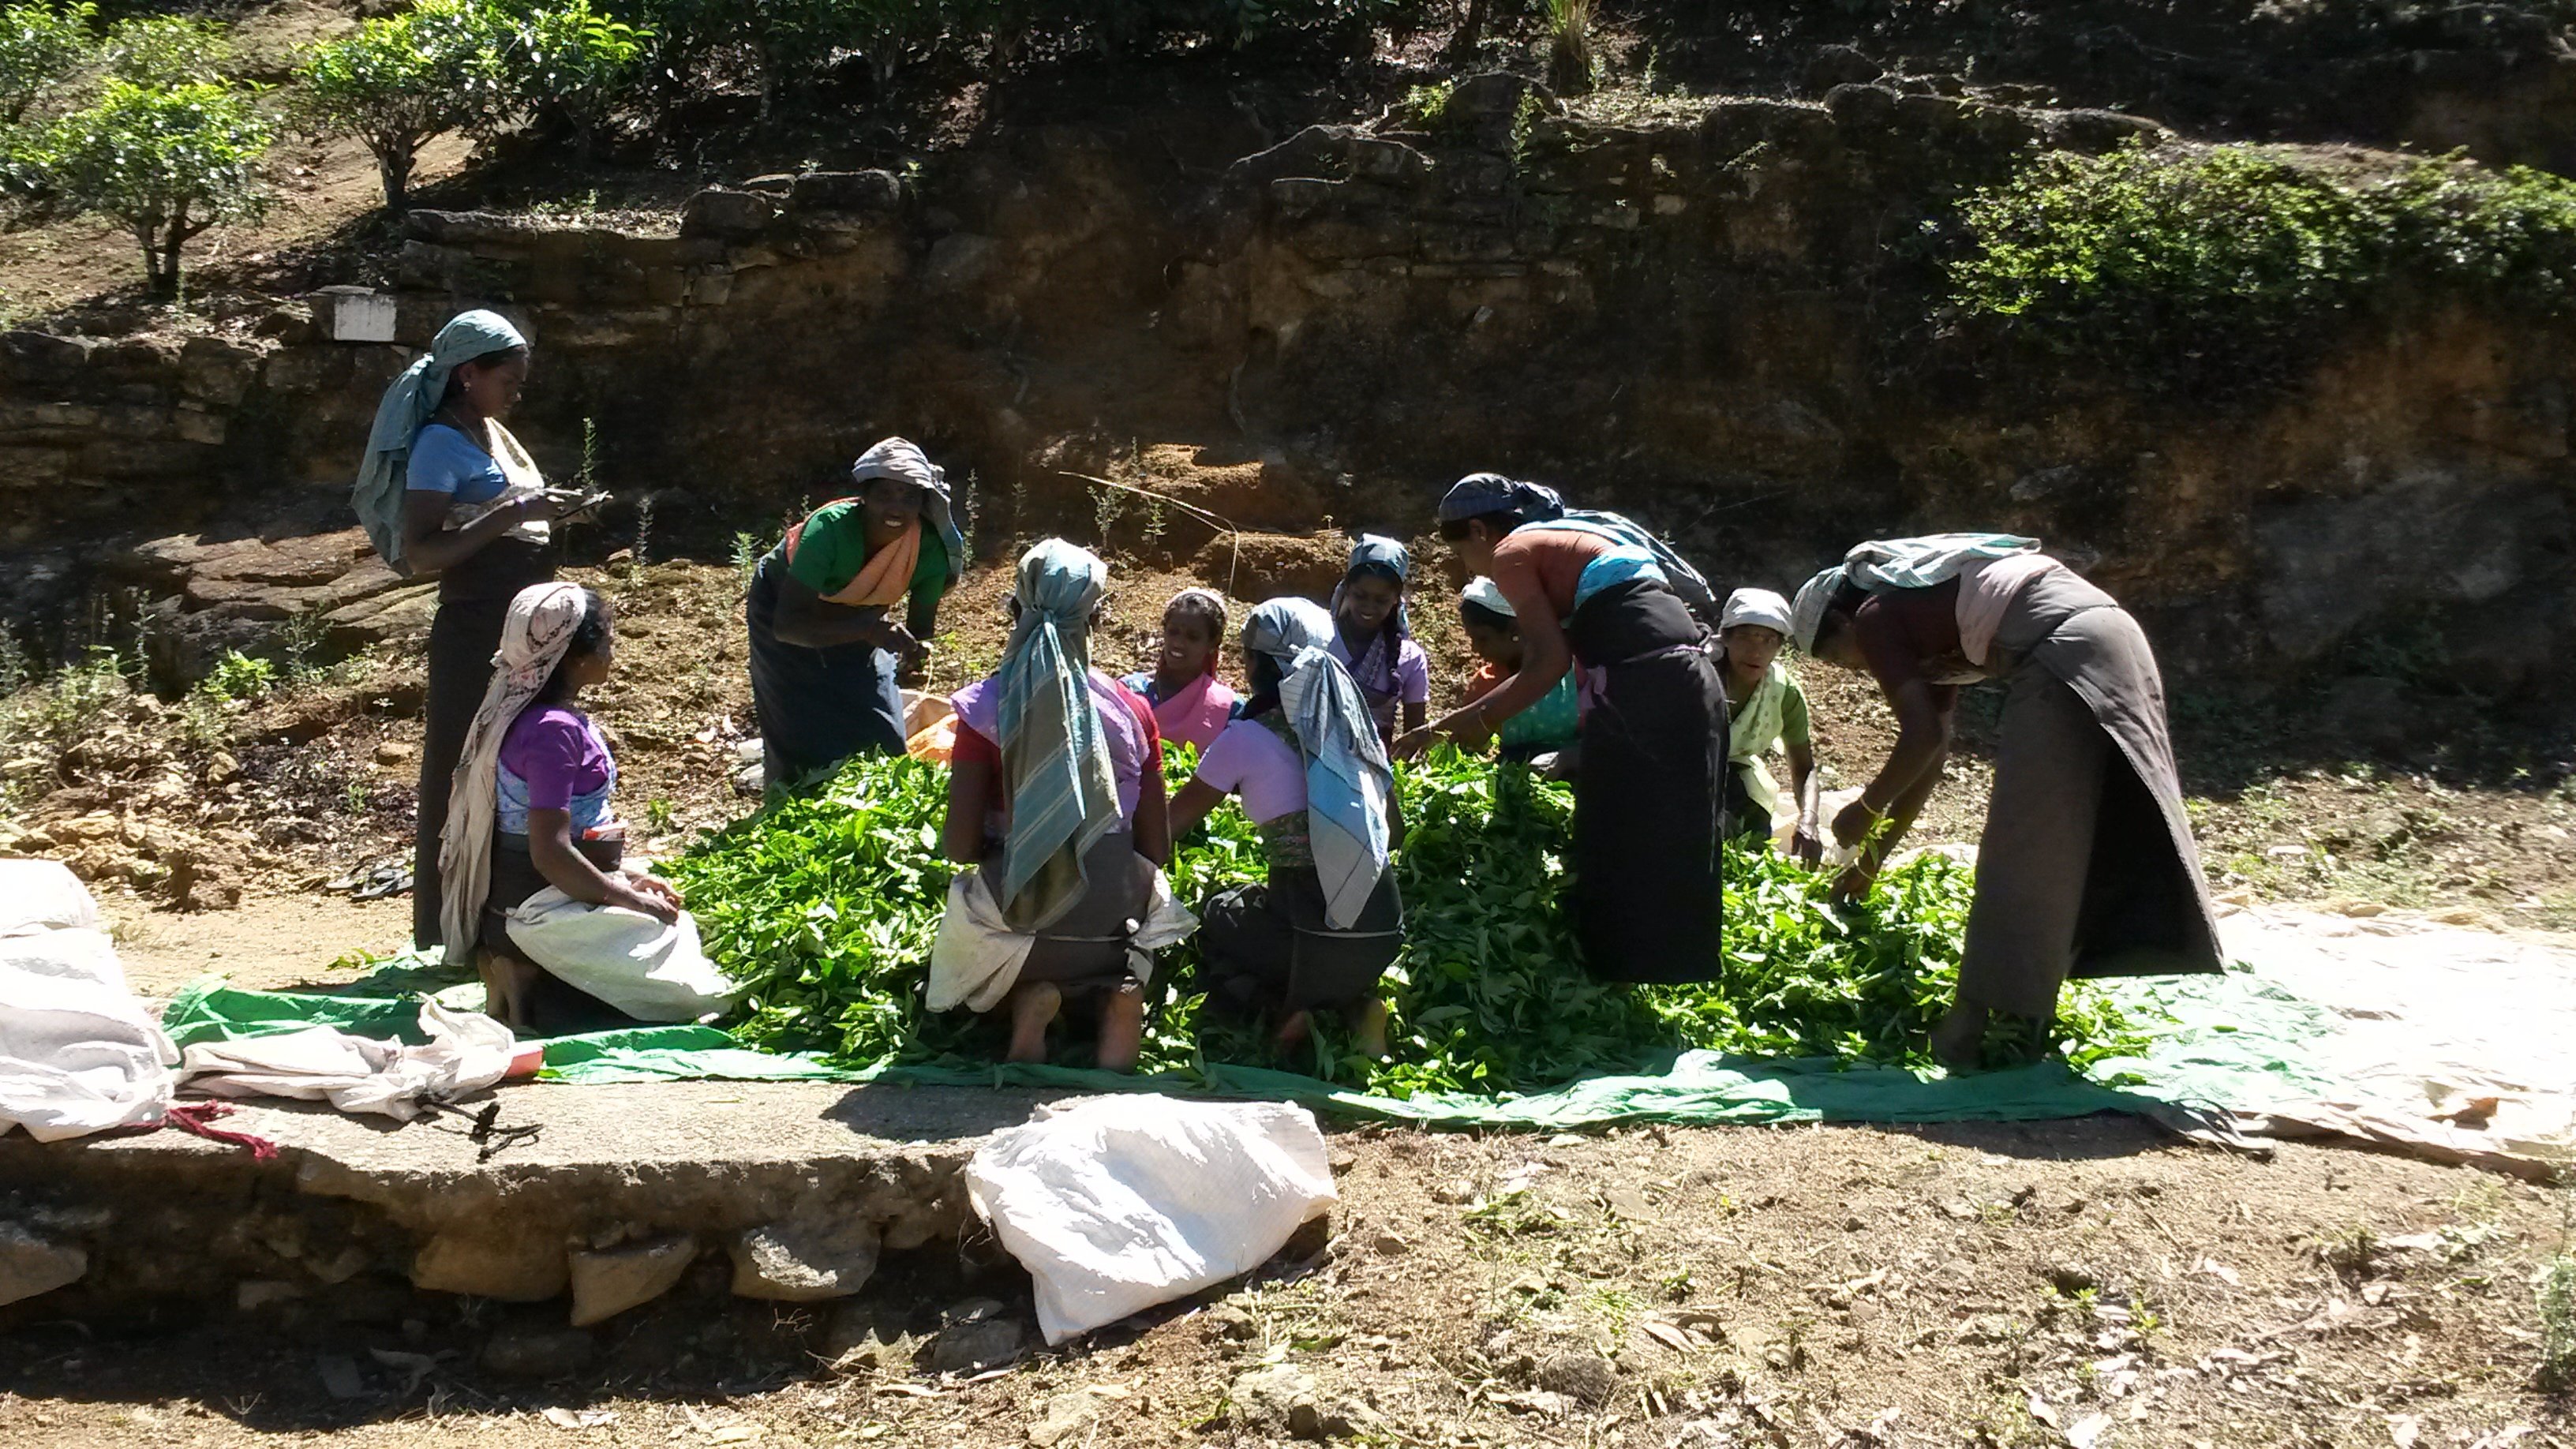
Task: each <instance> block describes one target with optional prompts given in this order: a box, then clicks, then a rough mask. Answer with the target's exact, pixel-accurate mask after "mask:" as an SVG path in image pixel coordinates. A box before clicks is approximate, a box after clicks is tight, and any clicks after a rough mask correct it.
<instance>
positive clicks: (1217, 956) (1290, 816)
mask: <svg viewBox="0 0 2576 1449" xmlns="http://www.w3.org/2000/svg"><path fill="white" fill-rule="evenodd" d="M1333 636H1334V629H1333V617H1332V615H1331V614H1329V613H1327V612H1325V611H1324V610H1323V609H1321V608H1319V607H1317V606H1316V605H1314V604H1312V603H1309V602H1307V601H1306V600H1304V599H1273V600H1271V601H1270V602H1268V603H1266V604H1263V605H1261V606H1260V607H1259V608H1256V609H1254V610H1253V611H1252V615H1251V617H1250V618H1249V619H1247V620H1246V621H1245V622H1244V626H1243V651H1244V672H1245V675H1246V677H1247V678H1248V679H1249V680H1250V682H1251V685H1252V698H1251V700H1250V702H1249V703H1248V704H1247V705H1246V706H1245V710H1244V714H1245V717H1244V718H1242V719H1239V720H1236V721H1235V722H1234V723H1232V724H1229V725H1227V726H1226V727H1225V733H1223V734H1221V735H1219V736H1217V741H1216V743H1215V744H1213V745H1211V746H1209V747H1208V752H1207V755H1206V757H1205V758H1204V759H1202V760H1200V761H1199V771H1198V775H1197V777H1196V778H1194V779H1192V780H1191V781H1190V782H1189V783H1188V784H1187V785H1184V786H1182V787H1181V793H1180V795H1179V796H1178V797H1177V798H1175V799H1174V800H1173V802H1172V829H1173V831H1174V833H1175V834H1178V833H1180V832H1183V831H1186V830H1189V829H1190V828H1191V827H1193V826H1195V825H1197V824H1198V823H1199V822H1200V821H1202V820H1204V819H1206V818H1207V815H1208V812H1209V811H1211V810H1213V809H1215V808H1216V806H1217V802H1219V801H1220V800H1223V799H1224V798H1225V797H1226V796H1228V795H1241V796H1242V797H1243V808H1244V812H1245V813H1246V814H1248V815H1250V816H1251V817H1252V819H1253V822H1254V823H1255V824H1256V825H1257V826H1258V827H1259V828H1260V830H1261V843H1262V851H1263V854H1264V855H1266V856H1267V857H1268V858H1269V864H1270V879H1269V881H1268V883H1267V884H1264V885H1247V886H1238V887H1236V888H1235V889H1233V890H1229V891H1225V892H1222V893H1220V894H1219V895H1217V896H1216V897H1215V898H1214V899H1212V900H1210V901H1209V902H1208V903H1207V905H1206V907H1205V909H1204V910H1203V911H1202V912H1201V914H1202V916H1203V917H1204V918H1205V923H1206V924H1205V932H1204V934H1203V935H1202V936H1201V937H1200V942H1199V944H1200V947H1201V950H1202V954H1203V956H1204V959H1205V961H1206V963H1207V964H1206V972H1207V980H1206V985H1207V997H1208V1001H1209V1004H1211V1005H1213V1006H1216V1007H1219V1008H1221V1009H1224V1010H1229V1011H1233V1012H1236V1013H1238V1014H1242V1015H1257V1014H1260V1013H1262V1012H1271V1013H1276V1014H1277V1015H1278V1017H1279V1020H1280V1027H1279V1039H1280V1041H1281V1042H1282V1043H1283V1044H1286V1043H1294V1042H1296V1041H1298V1040H1301V1039H1302V1038H1304V1036H1305V1035H1306V1033H1307V1032H1308V1030H1309V1029H1310V1028H1311V1026H1312V1024H1313V1022H1312V1016H1311V1013H1312V1012H1314V1011H1315V1010H1317V1009H1318V1008H1333V1009H1336V1010H1340V1011H1342V1012H1345V1013H1346V1014H1348V1015H1349V1016H1350V1018H1351V1019H1352V1021H1353V1024H1354V1026H1355V1028H1356V1030H1357V1033H1358V1038H1359V1047H1360V1049H1361V1050H1362V1051H1364V1052H1367V1053H1368V1054H1370V1055H1372V1056H1382V1055H1384V1054H1385V1052H1386V1004H1385V1003H1384V1002H1382V1001H1380V1000H1379V999H1378V995H1377V983H1378V978H1379V977H1380V976H1381V975H1383V974H1385V971H1386V968H1387V967H1388V966H1389V965H1390V964H1391V963H1393V962H1394V960H1395V955H1396V951H1397V950H1398V948H1400V947H1401V946H1402V945H1403V944H1404V903H1403V902H1402V900H1400V899H1399V898H1398V897H1397V895H1396V889H1395V872H1394V871H1393V870H1391V869H1389V868H1388V844H1389V841H1390V839H1391V838H1392V832H1393V828H1394V822H1393V818H1392V817H1393V785H1394V775H1393V772H1392V771H1391V770H1390V769H1389V768H1388V765H1387V761H1386V750H1385V747H1384V746H1383V745H1381V744H1380V743H1379V742H1378V734H1377V725H1376V722H1375V720H1374V718H1373V717H1372V715H1371V712H1370V709H1369V704H1368V700H1367V697H1366V696H1365V695H1363V694H1362V692H1361V690H1360V686H1359V683H1358V681H1356V680H1354V679H1353V678H1352V677H1351V673H1350V670H1349V669H1348V668H1347V667H1345V666H1344V665H1343V664H1342V662H1341V661H1340V660H1338V659H1336V658H1334V657H1333V655H1332V653H1331V649H1332V643H1333Z"/></svg>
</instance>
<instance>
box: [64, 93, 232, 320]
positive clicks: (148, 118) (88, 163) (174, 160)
mask: <svg viewBox="0 0 2576 1449" xmlns="http://www.w3.org/2000/svg"><path fill="white" fill-rule="evenodd" d="M274 139H275V133H274V131H273V130H272V128H271V127H270V125H269V122H268V120H267V118H266V117H264V116H262V115H260V114H259V112H258V111H257V110H256V109H254V108H253V107H252V105H251V104H250V100H249V97H248V96H247V95H246V94H245V93H243V92H242V91H240V90H237V89H235V88H233V87H232V86H229V85H226V84H223V83H221V82H191V83H189V84H185V85H177V86H171V87H168V88H166V89H150V88H146V87H143V86H138V85H136V84H134V83H133V82H131V81H127V80H122V79H118V78H115V77H110V78H109V79H108V80H107V82H106V83H105V85H104V87H103V89H102V91H101V93H100V96H99V99H98V101H97V102H96V103H95V104H93V105H91V106H89V107H87V108H85V109H83V110H79V111H75V112H73V113H72V114H70V115H68V116H64V117H62V118H60V119H59V120H56V121H55V122H54V123H53V124H52V125H50V126H48V127H47V128H46V131H45V134H44V136H43V137H42V138H41V139H39V140H38V141H37V142H36V143H35V146H34V148H33V149H34V159H35V161H36V164H37V166H38V167H39V169H40V170H42V171H43V172H44V173H45V175H46V177H47V180H48V181H49V182H50V183H51V185H52V186H53V188H54V190H55V194H56V195H57V196H58V197H59V198H60V200H61V201H62V202H63V204H64V205H65V206H67V207H69V208H70V209H72V210H75V211H82V212H93V213H96V214H98V215H101V216H106V217H111V218H113V219H114V220H116V221H118V222H119V223H121V224H123V225H124V226H125V228H126V229H127V230H128V231H129V232H131V233H132V234H133V236H134V240H135V242H136V244H137V245H138V246H140V247H141V248H142V249H143V274H144V277H145V279H146V281H147V282H148V283H149V285H150V288H151V293H152V295H153V296H154V297H155V298H159V299H164V300H167V299H172V298H175V297H177V296H178V295H179V280H180V278H179V254H180V250H181V248H183V247H185V246H186V245H187V244H188V242H189V241H190V240H191V239H192V238H194V237H195V236H197V235H198V234H199V233H200V232H203V231H204V230H205V229H206V228H208V227H210V226H213V225H214V224H215V223H217V222H220V221H235V220H245V219H248V218H251V217H255V216H257V215H258V214H259V213H260V212H261V211H262V210H264V209H265V206H266V198H265V197H264V196H263V195H262V194H261V193H260V191H259V189H258V187H257V185H256V183H255V182H254V180H253V177H252V169H253V168H254V167H255V166H257V165H258V163H259V158H260V157H261V156H263V155H265V154H266V153H267V151H268V148H269V145H270V143H271V142H272V141H273V140H274Z"/></svg>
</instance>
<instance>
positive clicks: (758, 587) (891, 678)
mask: <svg viewBox="0 0 2576 1449" xmlns="http://www.w3.org/2000/svg"><path fill="white" fill-rule="evenodd" d="M786 571H787V560H786V558H785V557H784V556H783V555H781V554H780V553H779V551H778V550H776V549H771V550H770V551H769V554H768V556H767V557H765V558H763V559H761V561H760V568H759V570H758V571H757V572H756V573H754V574H753V575H752V576H751V591H750V595H749V597H748V598H746V599H745V600H744V602H743V622H744V624H745V625H746V626H747V627H748V628H749V630H750V634H751V709H752V714H753V716H754V717H755V718H757V719H758V721H759V723H760V744H761V767H762V772H763V775H764V777H765V778H766V779H767V781H768V783H769V788H771V789H773V790H793V789H797V788H799V787H801V786H804V785H807V784H810V783H812V782H813V781H814V780H815V779H816V778H818V777H820V776H822V775H824V774H827V773H829V772H830V771H831V770H832V768H833V767H834V766H836V765H838V764H840V763H841V762H842V761H843V760H846V759H848V758H849V757H850V756H852V755H856V754H862V753H869V752H873V753H877V754H886V755H895V754H901V753H903V746H904V737H903V690H902V688H901V687H900V686H898V685H897V684H896V683H895V669H896V660H895V657H894V654H893V653H892V652H891V651H889V650H884V649H877V648H873V647H871V646H869V645H866V644H834V645H831V646H829V647H826V648H820V649H817V648H813V647H810V646H807V645H803V644H785V643H781V642H780V641H779V638H778V635H777V632H776V629H777V621H778V580H779V577H780V576H781V575H782V574H784V573H786Z"/></svg>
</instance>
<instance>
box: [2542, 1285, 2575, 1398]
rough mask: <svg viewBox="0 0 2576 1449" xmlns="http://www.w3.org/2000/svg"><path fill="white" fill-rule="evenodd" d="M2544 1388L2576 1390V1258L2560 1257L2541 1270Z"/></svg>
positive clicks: (2553, 1390)
mask: <svg viewBox="0 0 2576 1449" xmlns="http://www.w3.org/2000/svg"><path fill="white" fill-rule="evenodd" d="M2537 1297H2538V1299H2539V1306H2540V1386H2541V1387H2542V1388H2544V1389H2548V1390H2550V1391H2552V1392H2555V1391H2557V1390H2560V1389H2569V1388H2576V1255H2570V1254H2567V1253H2560V1254H2559V1255H2558V1256H2556V1257H2554V1258H2551V1259H2550V1260H2549V1261H2548V1262H2547V1263H2546V1264H2543V1265H2542V1267H2541V1270H2540V1289H2539V1293H2538V1294H2537Z"/></svg>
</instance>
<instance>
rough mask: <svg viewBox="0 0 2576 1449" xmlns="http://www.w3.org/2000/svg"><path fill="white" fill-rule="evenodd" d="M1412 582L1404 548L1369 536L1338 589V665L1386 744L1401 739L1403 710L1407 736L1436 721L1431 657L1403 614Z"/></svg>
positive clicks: (1356, 547)
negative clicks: (1351, 681)
mask: <svg viewBox="0 0 2576 1449" xmlns="http://www.w3.org/2000/svg"><path fill="white" fill-rule="evenodd" d="M1412 576H1413V557H1412V555H1410V554H1408V553H1406V552H1405V550H1404V545H1403V544H1400V543H1398V542H1396V541H1395V540H1394V539H1391V538H1388V537H1387V536H1386V535H1384V534H1380V533H1364V534H1361V535H1360V537H1359V541H1358V542H1357V543H1355V544H1353V545H1351V561H1350V563H1349V565H1348V566H1347V567H1346V568H1344V569H1343V571H1342V581H1341V582H1340V583H1339V584H1336V585H1334V586H1333V657H1334V658H1336V659H1338V660H1340V661H1342V663H1344V664H1345V665H1348V666H1349V667H1350V671H1351V678H1353V679H1356V680H1358V681H1359V686H1360V693H1361V694H1362V695H1363V696H1365V697H1366V698H1367V700H1368V707H1369V717H1370V718H1372V719H1374V720H1376V721H1377V737H1378V740H1379V741H1380V742H1381V743H1383V742H1386V741H1389V740H1392V739H1394V738H1395V735H1396V727H1397V713H1396V712H1397V710H1398V709H1399V708H1401V709H1402V711H1403V727H1404V728H1405V729H1409V730H1418V729H1420V728H1422V723H1423V721H1424V720H1426V719H1428V718H1430V710H1431V657H1430V656H1429V655H1427V654H1425V653H1423V652H1422V646H1421V645H1419V644H1416V643H1415V642H1413V621H1412V619H1411V617H1410V616H1408V615H1407V614H1406V613H1405V610H1404V589H1405V585H1406V583H1407V582H1409V581H1410V580H1411V578H1412Z"/></svg>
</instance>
